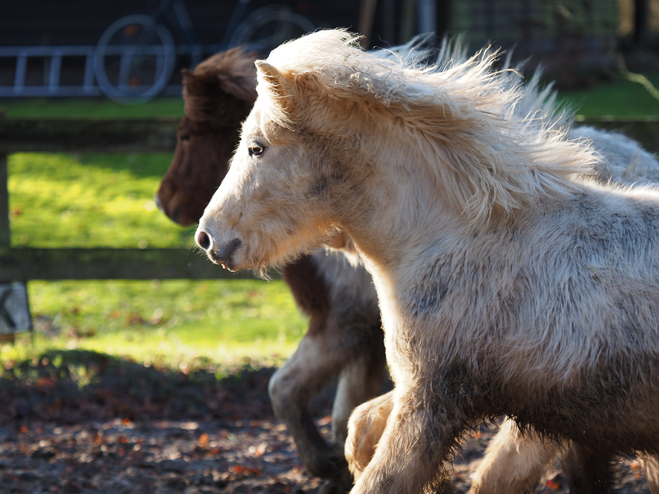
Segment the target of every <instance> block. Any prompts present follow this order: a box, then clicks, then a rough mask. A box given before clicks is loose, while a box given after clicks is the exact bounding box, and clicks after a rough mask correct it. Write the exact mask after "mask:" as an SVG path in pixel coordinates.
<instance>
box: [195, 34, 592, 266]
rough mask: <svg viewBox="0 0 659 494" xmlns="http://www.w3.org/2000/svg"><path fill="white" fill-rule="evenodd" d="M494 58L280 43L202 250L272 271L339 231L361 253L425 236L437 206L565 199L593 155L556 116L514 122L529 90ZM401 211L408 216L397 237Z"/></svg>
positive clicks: (498, 206) (314, 40)
mask: <svg viewBox="0 0 659 494" xmlns="http://www.w3.org/2000/svg"><path fill="white" fill-rule="evenodd" d="M493 61H494V57H493V56H492V55H478V56H476V57H473V58H471V59H468V60H466V61H465V62H463V63H456V64H455V65H453V66H451V65H450V64H449V65H448V66H446V67H442V69H441V70H437V68H436V67H434V68H424V67H419V66H418V64H415V63H408V62H405V61H401V60H400V59H397V58H396V57H391V58H386V57H385V58H383V57H378V56H375V55H373V54H370V53H366V52H364V51H362V50H361V49H360V48H359V47H358V45H357V38H356V37H354V36H351V35H349V34H348V33H346V32H345V31H341V30H330V31H320V32H316V33H314V34H311V35H308V36H306V37H303V38H300V39H298V40H296V41H293V42H291V43H288V44H285V45H282V46H280V47H279V48H277V49H276V50H274V51H273V52H272V53H271V54H270V56H269V58H268V60H267V61H266V62H257V73H258V74H257V79H258V85H257V93H258V98H257V101H256V103H255V106H254V109H253V110H252V112H251V114H250V116H249V117H248V118H247V120H246V121H245V123H244V125H243V131H242V138H241V142H240V144H239V146H238V148H237V151H236V154H235V155H234V158H233V160H232V163H231V168H230V170H229V173H228V174H227V176H226V178H225V180H224V181H223V183H222V185H221V186H220V188H219V189H218V191H217V192H216V194H215V195H214V197H213V199H212V200H211V202H210V204H209V205H208V207H207V208H206V211H205V212H204V216H203V217H202V219H201V221H200V225H199V229H198V231H197V235H196V240H197V243H198V244H199V245H200V246H201V247H202V248H203V249H204V250H206V252H207V253H208V255H209V257H210V258H211V259H212V260H214V262H216V263H218V264H223V265H225V266H226V267H228V268H229V269H243V268H255V269H257V270H259V271H263V270H264V268H265V267H266V266H267V265H269V264H277V263H280V262H282V261H285V260H287V259H288V258H289V257H290V256H293V255H296V254H299V253H301V252H303V251H305V250H307V249H310V248H313V247H315V246H317V245H318V244H320V243H321V242H322V241H324V240H326V238H327V237H328V235H330V234H332V233H333V232H334V231H335V230H336V228H337V227H340V228H342V229H343V230H345V231H346V232H347V233H348V234H350V235H351V236H353V238H354V239H355V240H356V241H357V243H358V245H359V243H360V241H359V239H358V238H357V235H355V232H357V231H361V232H364V231H370V234H371V236H374V235H375V231H376V230H377V231H380V232H382V233H387V229H389V230H395V229H396V228H398V227H399V226H401V225H402V224H403V223H405V222H407V223H408V224H414V225H416V226H417V227H418V225H420V224H421V223H420V222H421V221H428V219H427V218H425V219H421V218H420V217H419V215H421V214H423V212H424V211H425V212H427V211H428V210H429V209H432V208H436V205H437V204H439V203H441V207H442V208H444V210H446V211H450V212H451V214H453V215H462V216H463V217H464V218H466V219H467V220H468V221H488V219H489V218H490V217H492V216H493V215H495V214H496V215H497V216H501V215H503V216H505V215H506V214H512V213H514V211H515V210H516V209H518V208H520V207H522V206H524V205H526V204H529V203H531V202H532V201H533V200H535V199H534V197H533V196H534V195H537V193H540V192H542V193H552V191H553V192H555V193H560V192H564V191H565V190H566V188H569V185H570V184H569V180H568V176H569V175H571V174H574V173H575V172H583V171H586V170H587V165H588V164H589V163H590V162H592V156H591V155H590V154H589V152H588V151H587V149H586V148H584V146H583V145H580V144H578V143H571V142H569V141H567V140H565V139H564V131H563V129H559V128H553V127H552V126H555V123H556V121H557V119H556V118H554V117H553V115H552V114H550V113H551V112H549V113H544V112H538V114H537V115H531V116H524V117H522V116H520V115H518V114H516V113H515V108H516V105H517V103H518V102H519V100H520V99H521V96H522V95H523V91H522V90H521V89H520V88H519V86H518V85H515V84H511V83H510V79H507V78H505V77H501V76H498V75H497V73H496V72H495V71H493V70H492V63H493ZM395 208H398V209H400V211H401V214H402V215H403V218H404V219H401V220H398V219H396V220H395V221H396V224H395V225H394V224H393V223H390V224H389V225H388V226H387V224H386V222H385V221H383V218H387V215H386V214H385V212H387V211H388V210H393V209H395ZM498 213H501V214H498ZM391 218H392V215H391V214H389V216H388V219H389V220H391ZM378 222H379V224H378ZM402 227H403V228H404V227H405V226H402ZM359 246H360V247H362V248H363V247H364V245H363V244H362V245H359Z"/></svg>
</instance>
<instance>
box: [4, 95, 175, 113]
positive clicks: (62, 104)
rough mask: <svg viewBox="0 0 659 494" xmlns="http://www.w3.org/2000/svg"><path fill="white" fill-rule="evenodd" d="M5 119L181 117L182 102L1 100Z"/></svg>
mask: <svg viewBox="0 0 659 494" xmlns="http://www.w3.org/2000/svg"><path fill="white" fill-rule="evenodd" d="M0 108H4V110H5V116H6V117H7V118H38V117H41V118H154V117H177V118H179V117H182V116H183V99H182V98H178V97H177V98H159V99H156V100H151V101H147V102H146V103H144V104H141V105H121V104H119V103H115V102H114V101H110V100H108V99H103V98H85V99H56V100H49V99H45V98H39V99H32V98H30V99H11V100H0Z"/></svg>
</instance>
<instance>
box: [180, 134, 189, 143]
mask: <svg viewBox="0 0 659 494" xmlns="http://www.w3.org/2000/svg"><path fill="white" fill-rule="evenodd" d="M189 140H190V135H189V134H181V142H188V141H189Z"/></svg>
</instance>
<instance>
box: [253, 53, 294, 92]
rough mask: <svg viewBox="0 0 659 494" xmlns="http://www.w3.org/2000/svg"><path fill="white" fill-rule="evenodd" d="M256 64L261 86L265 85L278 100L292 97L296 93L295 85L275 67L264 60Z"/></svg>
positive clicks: (257, 76)
mask: <svg viewBox="0 0 659 494" xmlns="http://www.w3.org/2000/svg"><path fill="white" fill-rule="evenodd" d="M254 63H255V64H256V73H257V74H256V78H257V81H258V85H259V86H261V85H264V86H265V87H266V88H267V89H268V91H269V92H270V93H272V94H273V95H274V96H275V97H277V98H283V97H285V96H290V95H291V94H292V93H293V92H294V85H293V83H292V82H291V81H290V80H289V79H288V78H287V77H286V76H285V75H284V74H282V73H281V72H279V70H277V69H276V68H275V67H273V66H272V65H270V64H269V63H268V62H264V61H263V60H257V61H256V62H254Z"/></svg>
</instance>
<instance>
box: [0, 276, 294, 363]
mask: <svg viewBox="0 0 659 494" xmlns="http://www.w3.org/2000/svg"><path fill="white" fill-rule="evenodd" d="M29 291H30V302H31V305H32V312H33V315H34V318H35V338H34V346H33V347H31V346H30V338H29V337H28V336H27V335H26V336H22V337H21V338H19V342H18V344H17V345H9V344H7V345H4V346H3V347H2V351H1V352H2V353H0V355H2V359H3V360H6V359H10V360H24V359H26V358H31V357H30V356H34V355H38V354H40V353H43V352H46V351H49V350H56V349H69V350H70V349H83V350H94V351H97V352H100V353H107V354H110V355H115V356H123V357H128V358H130V359H131V360H135V361H137V362H143V363H145V364H147V365H150V364H158V365H166V366H169V367H181V366H185V367H188V366H189V367H195V366H199V365H201V364H203V363H205V362H214V363H216V364H218V365H220V366H223V367H226V366H234V365H236V364H239V363H240V362H241V361H242V360H243V359H244V358H246V357H249V358H251V359H255V360H257V361H259V362H262V363H263V362H266V363H271V364H276V363H280V362H281V361H282V359H283V358H285V357H287V356H288V355H290V354H291V353H292V351H293V350H294V349H295V347H296V346H297V342H298V341H299V339H300V338H301V336H302V335H303V332H304V330H305V327H306V325H305V321H304V320H303V319H302V318H301V317H300V316H299V314H298V311H297V309H296V308H295V306H294V304H293V301H292V298H291V296H290V293H289V292H288V289H287V287H286V286H285V285H284V284H283V283H282V282H281V281H273V282H268V283H266V282H262V281H255V280H254V281H252V280H235V281H233V280H232V281H224V280H217V281H216V280H208V281H188V280H167V281H165V280H163V281H158V280H154V281H84V282H82V281H61V282H40V281H32V282H30V284H29Z"/></svg>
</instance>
